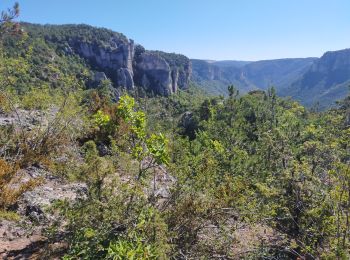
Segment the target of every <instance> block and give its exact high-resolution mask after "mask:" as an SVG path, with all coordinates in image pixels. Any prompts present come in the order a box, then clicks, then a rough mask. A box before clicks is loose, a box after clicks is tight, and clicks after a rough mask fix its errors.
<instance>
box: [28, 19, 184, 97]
mask: <svg viewBox="0 0 350 260" xmlns="http://www.w3.org/2000/svg"><path fill="white" fill-rule="evenodd" d="M23 27H24V28H25V30H26V31H27V32H29V35H30V36H31V37H32V38H41V39H42V38H44V39H45V41H46V42H47V43H49V44H50V45H54V46H55V48H56V50H57V52H58V53H60V54H61V55H67V56H68V55H78V56H80V57H81V58H83V59H84V60H86V62H87V63H88V65H89V66H90V67H91V68H92V69H93V70H94V71H97V72H103V73H105V75H106V76H107V77H108V78H110V79H111V80H112V82H113V85H114V87H116V88H118V87H123V88H126V89H133V88H134V87H135V85H136V86H139V87H143V88H145V89H147V90H148V91H150V92H153V93H155V94H158V95H169V94H171V93H174V92H176V91H177V89H184V88H187V87H188V84H189V80H190V75H191V62H190V60H189V59H188V58H187V57H185V56H183V55H179V54H173V53H165V52H159V51H146V50H145V49H144V48H143V47H142V46H141V45H136V46H135V45H134V41H133V40H130V39H128V38H127V37H125V36H124V35H123V34H121V33H117V32H113V31H111V30H108V29H104V28H96V27H92V26H89V25H35V24H28V23H25V24H23ZM135 50H136V51H135ZM135 52H136V53H135Z"/></svg>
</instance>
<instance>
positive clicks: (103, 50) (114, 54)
mask: <svg viewBox="0 0 350 260" xmlns="http://www.w3.org/2000/svg"><path fill="white" fill-rule="evenodd" d="M70 45H71V46H72V47H73V48H74V50H75V51H76V52H77V53H78V54H79V55H80V56H82V57H83V58H85V59H88V60H90V61H91V62H92V63H93V64H95V65H97V66H98V67H99V68H101V69H103V70H104V71H105V72H106V73H107V74H108V75H109V76H110V77H111V79H112V80H113V81H114V82H115V83H116V84H117V85H118V86H121V87H125V88H128V89H132V88H133V87H134V81H133V67H132V61H133V55H134V42H133V41H132V40H125V39H122V38H117V37H113V38H111V39H110V41H109V43H108V44H106V45H104V46H102V45H99V44H97V43H96V42H82V41H79V40H77V39H71V40H70Z"/></svg>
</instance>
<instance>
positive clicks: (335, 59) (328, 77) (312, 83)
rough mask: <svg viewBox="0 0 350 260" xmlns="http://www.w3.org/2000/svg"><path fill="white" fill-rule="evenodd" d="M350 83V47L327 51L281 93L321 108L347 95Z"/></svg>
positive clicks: (307, 104)
mask: <svg viewBox="0 0 350 260" xmlns="http://www.w3.org/2000/svg"><path fill="white" fill-rule="evenodd" d="M349 84H350V49H345V50H339V51H331V52H326V53H325V54H324V55H323V56H322V57H321V58H320V59H318V60H315V61H314V63H313V64H312V66H311V67H310V68H309V70H307V71H306V72H305V73H304V74H303V75H301V76H300V77H299V78H298V79H297V80H295V81H294V83H293V84H291V86H290V87H289V88H286V89H284V90H283V92H282V93H281V94H283V95H286V96H291V97H293V98H294V99H297V100H299V101H300V102H301V103H302V104H303V105H306V106H313V105H315V104H317V103H319V105H320V108H325V107H328V106H331V105H334V104H335V101H336V100H339V99H342V98H344V97H346V95H347V93H348V86H349Z"/></svg>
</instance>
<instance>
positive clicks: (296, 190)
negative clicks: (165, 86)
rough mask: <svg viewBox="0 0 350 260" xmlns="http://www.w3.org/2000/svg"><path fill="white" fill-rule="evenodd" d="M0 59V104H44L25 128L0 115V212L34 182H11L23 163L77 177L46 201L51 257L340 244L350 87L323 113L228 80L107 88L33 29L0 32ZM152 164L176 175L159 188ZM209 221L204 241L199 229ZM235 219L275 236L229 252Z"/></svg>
mask: <svg viewBox="0 0 350 260" xmlns="http://www.w3.org/2000/svg"><path fill="white" fill-rule="evenodd" d="M5 25H6V26H9V25H11V24H10V23H4V24H1V26H2V28H5V27H4V26H5ZM12 29H13V28H12ZM12 29H11V30H12ZM85 29H86V28H85V27H84V30H85ZM11 30H10V31H11ZM6 31H9V30H8V29H6ZM60 33H61V32H60ZM90 36H91V35H89V37H90ZM49 54H50V55H51V56H49ZM50 57H51V58H50ZM0 60H1V62H0V91H1V92H0V100H1V104H0V105H1V109H2V111H3V113H14V114H17V115H18V113H19V111H21V110H29V111H33V110H40V111H44V112H45V113H47V117H48V118H49V119H48V123H47V124H46V125H44V126H41V127H38V128H34V129H31V130H30V131H24V130H23V127H21V125H20V124H21V120H20V116H18V124H19V127H16V126H2V127H1V128H0V146H1V147H0V156H1V159H0V190H1V194H0V210H1V212H8V213H6V214H11V209H12V206H13V205H14V204H15V203H16V201H17V199H18V198H19V197H20V196H21V194H22V193H23V192H25V191H27V190H30V189H32V188H34V187H35V186H36V185H39V184H40V179H35V180H32V181H30V182H23V183H22V182H21V170H22V169H25V168H26V167H28V166H31V165H39V166H40V167H43V168H45V169H47V170H49V171H51V172H53V173H54V174H56V175H58V176H60V177H61V178H65V179H66V180H80V181H84V182H85V183H86V184H87V186H88V192H87V194H88V196H87V198H86V199H85V200H82V201H79V202H77V203H75V204H74V205H71V204H68V203H67V202H65V201H60V202H57V203H56V204H55V210H57V211H59V212H60V214H61V218H60V220H59V221H58V223H53V224H52V227H50V232H49V233H50V239H51V240H52V241H55V239H57V236H58V234H60V239H61V240H63V241H66V242H67V245H68V247H67V248H66V249H65V251H64V252H63V255H64V256H63V259H168V258H180V259H187V257H193V258H203V259H210V258H213V257H222V258H228V259H230V258H239V257H241V258H246V259H257V258H264V259H265V258H273V257H275V258H278V259H296V258H297V257H300V258H299V259H302V258H307V259H316V258H324V259H336V258H338V259H347V258H349V257H350V251H349V246H350V240H349V234H350V233H349V232H350V222H349V217H350V216H349V214H350V192H349V191H350V168H349V160H350V151H349V143H350V129H349V124H350V121H349V118H350V116H349V113H350V99H349V98H347V99H345V100H344V101H342V102H341V103H339V104H338V108H337V109H332V110H329V111H326V112H323V113H316V112H311V111H308V110H306V109H305V108H304V107H302V106H300V105H299V104H298V103H297V102H294V101H293V100H288V99H280V98H278V97H277V96H276V94H275V92H274V89H273V88H271V89H269V90H268V91H267V92H262V91H254V92H250V93H249V94H247V95H244V96H239V95H238V92H237V91H236V90H235V89H234V88H233V87H230V88H229V91H230V96H229V97H228V98H223V97H210V98H209V97H206V96H205V94H203V93H202V92H201V91H200V90H198V89H196V88H195V87H193V88H190V89H189V90H186V91H179V92H178V93H177V94H174V95H172V96H170V97H151V96H149V95H148V94H147V93H144V91H142V90H140V89H136V90H134V91H132V92H130V93H129V94H126V93H124V94H123V95H121V96H120V97H119V99H118V101H117V102H115V96H113V93H111V92H110V87H109V86H110V83H109V82H102V83H101V84H100V86H98V87H96V88H93V89H89V88H87V87H86V82H87V80H88V75H89V68H88V67H86V66H85V65H84V61H82V60H80V59H79V58H78V57H70V58H67V57H65V56H61V55H59V54H57V53H56V52H55V50H54V49H53V48H52V46H48V45H47V43H45V41H44V40H39V39H38V38H36V39H33V38H29V37H28V36H26V35H25V34H24V35H16V36H12V35H11V36H8V37H7V38H4V39H2V40H1V49H0ZM85 76H86V77H85ZM50 111H51V112H50ZM52 111H55V112H52ZM101 147H102V148H103V149H102V148H101ZM62 158H63V159H62ZM159 167H165V168H166V171H167V172H168V174H169V175H171V176H172V177H174V179H175V180H176V181H175V183H173V184H172V185H171V186H170V187H169V189H170V196H169V197H168V198H166V199H163V200H162V201H160V200H159V198H157V196H156V194H155V190H154V189H153V190H152V188H150V183H152V180H154V179H155V178H156V176H157V174H158V171H159ZM14 187H15V188H14ZM2 215H5V213H2ZM62 219H63V220H64V222H65V223H66V225H65V226H64V229H65V232H64V233H63V235H62V233H61V231H62V230H61V229H62V226H60V223H62ZM210 225H214V226H215V227H217V229H219V230H220V231H219V235H220V239H215V241H214V243H212V241H211V242H210V241H209V240H208V241H206V240H205V237H204V235H203V234H204V233H203V232H205V230H206V229H207V228H208V226H210ZM239 225H246V226H255V225H261V226H263V227H264V228H265V229H267V228H269V229H271V230H273V231H274V234H277V235H276V236H277V237H278V238H279V239H278V240H279V241H275V242H273V243H272V242H270V243H266V244H260V245H258V246H255V247H250V248H248V249H249V250H248V249H247V251H246V252H243V253H242V252H240V255H237V254H238V253H237V251H235V243H236V242H237V237H235V236H239V233H237V232H238V231H239V228H238V226H239ZM252 232H254V231H252ZM233 234H235V235H233ZM237 234H238V235H237ZM211 235H214V232H213V233H210V232H209V234H208V236H209V237H210V236H211ZM254 235H255V234H254V233H253V236H254ZM51 240H49V241H51ZM47 253H48V254H50V252H47Z"/></svg>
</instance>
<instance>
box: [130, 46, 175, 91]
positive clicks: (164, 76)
mask: <svg viewBox="0 0 350 260" xmlns="http://www.w3.org/2000/svg"><path fill="white" fill-rule="evenodd" d="M135 79H136V82H137V83H138V84H139V85H140V86H142V87H144V88H146V89H148V90H151V91H153V92H154V93H155V94H159V95H164V96H167V95H169V94H171V93H172V78H171V69H170V66H169V64H168V63H167V62H166V61H165V59H163V58H162V57H160V56H158V55H156V54H153V53H150V52H144V53H142V54H141V57H140V62H139V63H136V68H135Z"/></svg>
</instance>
